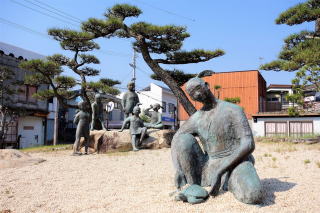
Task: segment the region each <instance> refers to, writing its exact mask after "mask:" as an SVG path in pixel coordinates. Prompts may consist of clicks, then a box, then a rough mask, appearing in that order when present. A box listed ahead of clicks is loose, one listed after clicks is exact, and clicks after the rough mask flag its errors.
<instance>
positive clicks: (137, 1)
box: [135, 0, 196, 21]
mask: <svg viewBox="0 0 320 213" xmlns="http://www.w3.org/2000/svg"><path fill="white" fill-rule="evenodd" d="M135 1H137V2H140V3H141V4H145V5H147V6H149V7H153V8H155V9H157V10H161V11H163V12H166V13H169V14H171V15H175V16H179V17H181V18H185V19H188V20H191V21H196V20H194V19H191V18H187V17H184V16H181V15H178V14H175V13H171V12H169V11H167V10H163V9H160V8H158V7H155V6H152V5H150V4H146V3H144V2H141V1H138V0H135Z"/></svg>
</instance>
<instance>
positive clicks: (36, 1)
mask: <svg viewBox="0 0 320 213" xmlns="http://www.w3.org/2000/svg"><path fill="white" fill-rule="evenodd" d="M35 1H36V2H38V3H40V4H43V5H45V6H47V7H50V8H51V9H54V10H56V11H59V12H60V13H63V14H65V15H67V16H70V17H72V18H75V19H78V18H77V17H74V16H72V15H70V14H67V13H65V12H62V11H61V10H58V9H56V8H54V7H51V6H49V5H47V4H45V3H42V2H40V1H38V0H35ZM78 20H79V21H83V20H81V19H78Z"/></svg>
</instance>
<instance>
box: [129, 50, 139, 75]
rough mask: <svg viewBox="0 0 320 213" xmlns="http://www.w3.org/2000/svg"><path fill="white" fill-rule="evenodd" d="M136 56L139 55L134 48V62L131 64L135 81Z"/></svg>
mask: <svg viewBox="0 0 320 213" xmlns="http://www.w3.org/2000/svg"><path fill="white" fill-rule="evenodd" d="M136 58H138V56H137V55H136V51H135V50H134V49H133V57H132V64H129V65H130V66H131V67H132V68H133V71H132V78H133V81H135V79H136Z"/></svg>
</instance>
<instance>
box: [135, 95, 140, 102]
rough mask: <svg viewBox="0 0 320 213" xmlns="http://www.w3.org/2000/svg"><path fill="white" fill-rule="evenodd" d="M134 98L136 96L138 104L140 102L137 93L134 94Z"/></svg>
mask: <svg viewBox="0 0 320 213" xmlns="http://www.w3.org/2000/svg"><path fill="white" fill-rule="evenodd" d="M136 96H137V103H140V101H139V96H138V94H137V93H136Z"/></svg>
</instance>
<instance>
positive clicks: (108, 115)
mask: <svg viewBox="0 0 320 213" xmlns="http://www.w3.org/2000/svg"><path fill="white" fill-rule="evenodd" d="M106 108H107V109H108V110H107V130H108V129H109V101H108V102H107V107H106Z"/></svg>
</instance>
